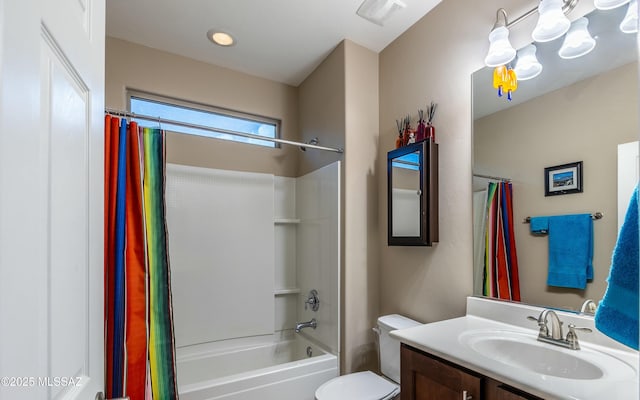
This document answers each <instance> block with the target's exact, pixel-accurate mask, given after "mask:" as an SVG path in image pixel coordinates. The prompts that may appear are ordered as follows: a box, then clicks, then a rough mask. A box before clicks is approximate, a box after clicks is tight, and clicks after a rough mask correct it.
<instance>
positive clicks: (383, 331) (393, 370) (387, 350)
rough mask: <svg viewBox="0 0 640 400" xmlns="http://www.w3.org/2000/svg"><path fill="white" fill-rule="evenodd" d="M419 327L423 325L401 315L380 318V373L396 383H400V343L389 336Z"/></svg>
mask: <svg viewBox="0 0 640 400" xmlns="http://www.w3.org/2000/svg"><path fill="white" fill-rule="evenodd" d="M418 325H422V324H421V323H420V322H418V321H414V320H412V319H410V318H407V317H404V316H402V315H399V314H391V315H383V316H382V317H380V318H378V329H379V333H380V340H379V341H378V346H379V351H380V371H381V372H382V374H383V375H384V376H386V377H387V378H390V379H392V380H393V381H394V382H396V383H400V341H399V340H397V339H394V338H392V337H391V336H389V332H391V331H395V330H396V329H405V328H411V327H413V326H418Z"/></svg>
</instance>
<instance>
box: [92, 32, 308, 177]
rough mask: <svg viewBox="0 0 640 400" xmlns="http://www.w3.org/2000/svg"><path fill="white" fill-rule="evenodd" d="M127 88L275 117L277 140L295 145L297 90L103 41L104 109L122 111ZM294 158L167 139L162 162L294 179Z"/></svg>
mask: <svg viewBox="0 0 640 400" xmlns="http://www.w3.org/2000/svg"><path fill="white" fill-rule="evenodd" d="M128 88H130V89H135V90H140V91H146V92H150V93H154V94H158V95H163V96H169V97H174V98H177V99H184V100H188V101H193V102H197V103H202V104H207V105H212V106H216V107H222V108H228V109H231V110H237V111H242V112H247V113H251V114H257V115H262V116H266V117H271V118H276V119H279V120H281V121H282V125H281V129H282V130H281V137H282V138H283V139H290V140H296V141H297V140H299V138H298V90H297V88H295V87H292V86H289V85H285V84H282V83H278V82H273V81H269V80H266V79H262V78H257V77H254V76H251V75H247V74H244V73H241V72H236V71H232V70H229V69H226V68H222V67H218V66H215V65H211V64H206V63H203V62H199V61H195V60H192V59H189V58H185V57H181V56H178V55H175V54H170V53H166V52H162V51H159V50H155V49H152V48H149V47H144V46H140V45H137V44H134V43H130V42H126V41H122V40H119V39H114V38H107V42H106V87H105V90H106V95H105V96H106V99H105V100H106V106H107V107H111V108H117V109H121V110H124V109H126V90H127V89H128ZM299 153H300V151H299V150H298V149H296V148H295V147H292V146H283V147H281V148H273V149H270V148H265V147H262V146H254V145H247V144H241V143H233V142H229V141H225V140H220V139H211V138H205V137H199V136H192V135H178V134H171V133H170V134H169V135H168V136H167V159H168V161H169V162H171V163H177V164H185V165H194V166H201V167H210V168H220V169H232V170H236V171H252V172H264V173H272V174H274V175H279V176H296V174H297V168H298V154H299Z"/></svg>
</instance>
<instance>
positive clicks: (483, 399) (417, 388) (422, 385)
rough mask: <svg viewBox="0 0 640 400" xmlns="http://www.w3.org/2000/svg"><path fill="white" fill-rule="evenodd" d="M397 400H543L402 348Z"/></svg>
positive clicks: (428, 355) (452, 364)
mask: <svg viewBox="0 0 640 400" xmlns="http://www.w3.org/2000/svg"><path fill="white" fill-rule="evenodd" d="M400 360H401V361H400V364H401V372H400V381H401V382H402V383H401V385H402V387H401V390H400V399H401V400H543V399H541V398H539V397H536V396H533V395H530V394H528V393H526V392H523V391H521V390H519V389H516V388H513V387H511V386H508V385H505V384H503V383H501V382H498V381H496V380H494V379H491V378H488V377H486V376H483V375H482V374H479V373H477V372H474V371H471V370H469V369H467V368H464V367H461V366H459V365H456V364H454V363H451V362H449V361H446V360H443V359H441V358H439V357H436V356H433V355H431V354H428V353H425V352H423V351H421V350H418V349H415V348H413V347H411V346H409V345H406V344H402V347H401V358H400Z"/></svg>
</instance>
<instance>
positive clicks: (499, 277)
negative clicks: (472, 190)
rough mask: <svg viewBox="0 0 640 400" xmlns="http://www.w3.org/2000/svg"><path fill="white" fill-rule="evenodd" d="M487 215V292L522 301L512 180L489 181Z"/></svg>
mask: <svg viewBox="0 0 640 400" xmlns="http://www.w3.org/2000/svg"><path fill="white" fill-rule="evenodd" d="M486 215H487V220H486V228H485V234H484V239H485V252H484V282H483V286H482V290H483V294H484V295H485V296H490V297H496V298H499V299H506V300H517V301H519V300H520V279H519V277H518V256H517V254H516V241H515V235H514V229H513V189H512V186H511V183H510V182H499V183H498V182H490V183H489V186H488V188H487V213H486Z"/></svg>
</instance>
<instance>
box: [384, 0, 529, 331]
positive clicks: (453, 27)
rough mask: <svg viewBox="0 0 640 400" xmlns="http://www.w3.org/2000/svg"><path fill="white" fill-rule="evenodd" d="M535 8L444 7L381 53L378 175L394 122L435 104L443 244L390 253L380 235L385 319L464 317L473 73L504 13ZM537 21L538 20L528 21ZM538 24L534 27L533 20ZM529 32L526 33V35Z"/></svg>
mask: <svg viewBox="0 0 640 400" xmlns="http://www.w3.org/2000/svg"><path fill="white" fill-rule="evenodd" d="M531 6H532V5H531V2H530V1H523V0H514V1H510V2H509V4H508V5H505V4H504V2H503V1H497V0H488V1H475V0H455V1H454V0H445V1H443V2H442V3H440V4H439V5H438V6H437V7H436V8H434V9H433V10H432V11H431V12H430V13H429V14H427V15H426V16H425V17H424V18H422V19H421V20H420V21H418V22H417V23H416V24H415V25H414V26H413V27H411V28H410V29H409V30H408V31H407V32H405V33H404V34H403V35H402V36H401V37H400V38H398V39H397V40H395V41H394V42H393V43H392V44H390V45H389V46H388V47H387V48H386V49H384V50H383V51H382V53H381V54H380V147H379V154H378V161H377V165H378V169H379V170H380V171H385V170H386V165H385V162H386V154H387V152H388V151H389V150H392V149H393V148H394V145H395V139H396V136H397V132H396V128H395V119H397V118H401V117H402V116H403V115H406V114H407V113H411V115H412V116H413V118H414V120H415V116H416V114H417V109H418V108H423V109H424V108H425V107H426V105H427V104H428V103H429V102H430V101H432V100H433V101H435V102H437V103H438V111H437V114H436V116H435V120H434V125H435V128H436V138H437V142H438V143H439V144H440V146H439V159H440V162H439V181H440V187H439V189H440V197H439V202H440V212H439V223H440V242H439V243H437V244H434V246H433V247H395V246H391V247H390V246H387V238H386V234H380V238H379V243H380V265H381V266H380V268H381V273H380V282H381V284H380V312H381V313H382V314H385V313H394V312H395V313H401V314H404V315H406V316H408V317H412V318H414V319H417V320H420V321H423V322H430V321H436V320H441V319H445V318H451V317H456V316H460V315H463V314H464V312H465V297H466V296H468V295H471V294H472V267H471V266H472V218H471V150H472V145H471V143H472V140H471V79H470V77H471V74H472V73H473V72H474V71H475V70H477V69H479V68H481V67H483V60H484V56H485V54H486V51H487V50H488V47H489V46H488V44H489V43H488V40H487V36H488V33H489V31H490V29H491V27H492V26H493V23H494V22H495V13H496V10H497V9H498V8H499V7H508V9H507V11H508V12H509V14H510V15H519V14H520V13H522V12H524V11H526V10H527V9H528V8H531ZM529 19H530V20H532V19H533V18H529ZM532 23H535V21H533V22H532ZM527 26H530V23H529V21H525V22H523V23H521V24H518V25H517V27H516V28H517V29H514V31H513V32H512V39H513V40H512V43H513V45H514V46H516V47H519V46H521V45H523V44H524V43H525V40H527V38H526V36H527V35H528V32H531V29H529V30H528V32H525V30H526V29H527ZM521 30H522V32H521ZM386 191H387V182H386V174H384V173H380V174H378V199H379V207H378V210H379V215H378V216H379V221H380V230H379V231H380V232H386V229H387V227H386V214H387V200H386V193H387V192H386Z"/></svg>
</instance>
